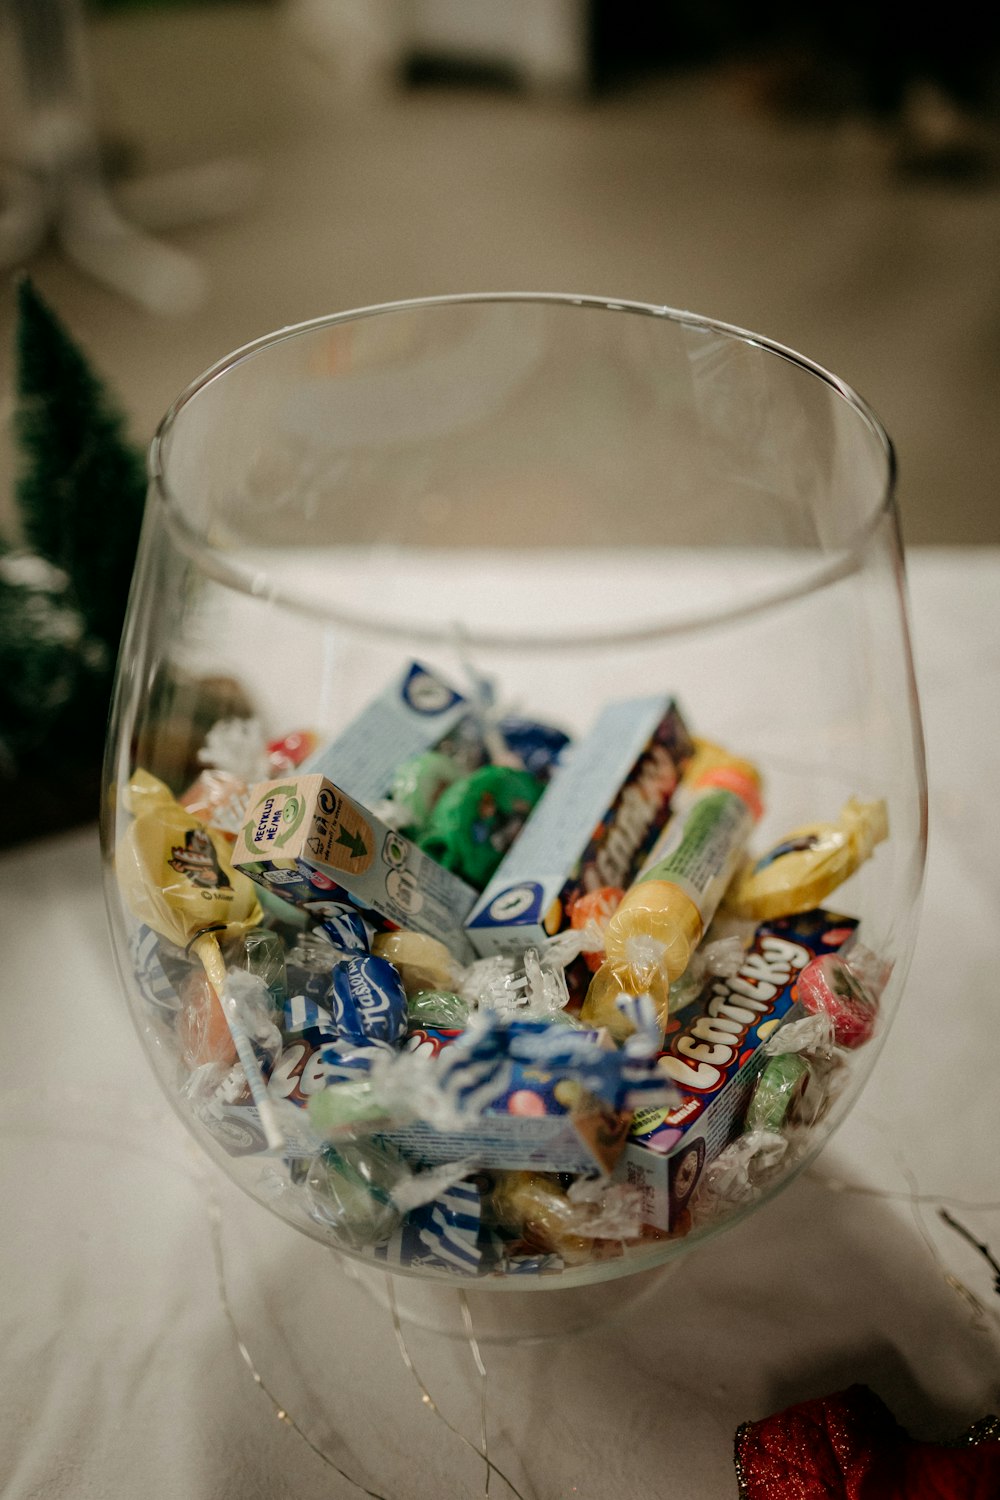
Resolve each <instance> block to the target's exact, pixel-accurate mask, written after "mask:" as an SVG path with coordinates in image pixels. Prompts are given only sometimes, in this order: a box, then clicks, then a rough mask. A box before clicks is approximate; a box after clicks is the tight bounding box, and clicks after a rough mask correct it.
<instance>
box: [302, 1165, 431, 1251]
mask: <svg viewBox="0 0 1000 1500" xmlns="http://www.w3.org/2000/svg"><path fill="white" fill-rule="evenodd" d="M412 1175H413V1174H412V1172H411V1171H410V1169H409V1167H408V1166H407V1165H406V1163H405V1162H404V1161H403V1158H402V1157H401V1156H400V1155H399V1153H398V1152H397V1151H395V1150H393V1148H392V1147H390V1146H389V1145H388V1144H382V1145H376V1143H375V1142H374V1141H368V1142H366V1143H365V1144H364V1145H363V1146H362V1145H359V1144H356V1143H354V1142H345V1143H344V1144H343V1145H342V1146H338V1147H337V1148H336V1149H335V1148H334V1147H333V1146H327V1147H325V1148H324V1149H323V1150H322V1151H321V1152H320V1153H319V1155H318V1156H317V1157H315V1158H314V1159H313V1161H312V1164H311V1166H310V1168H309V1176H308V1177H307V1179H306V1194H307V1197H308V1200H309V1211H310V1213H311V1214H312V1216H313V1218H314V1219H316V1221H317V1222H318V1223H320V1224H322V1225H323V1226H324V1227H325V1228H326V1229H327V1231H328V1232H329V1234H330V1238H331V1239H332V1240H333V1241H334V1243H335V1244H336V1245H338V1246H339V1247H340V1249H342V1250H365V1249H367V1248H368V1246H370V1245H384V1244H385V1242H386V1240H388V1239H390V1238H391V1237H392V1235H393V1234H394V1233H395V1232H396V1230H397V1229H398V1228H399V1226H400V1224H401V1223H402V1222H403V1215H402V1214H401V1212H400V1211H399V1209H398V1208H397V1207H396V1205H395V1204H394V1203H393V1201H392V1197H391V1194H392V1190H393V1188H395V1187H397V1186H398V1185H399V1184H400V1183H401V1182H404V1181H405V1180H406V1179H407V1178H409V1177H411V1176H412Z"/></svg>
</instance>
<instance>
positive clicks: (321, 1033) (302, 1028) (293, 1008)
mask: <svg viewBox="0 0 1000 1500" xmlns="http://www.w3.org/2000/svg"><path fill="white" fill-rule="evenodd" d="M281 1029H282V1031H283V1032H284V1033H285V1037H286V1039H289V1038H298V1037H301V1038H302V1040H303V1041H304V1042H309V1043H310V1045H311V1046H313V1047H321V1046H322V1045H323V1044H324V1043H325V1042H334V1041H336V1040H337V1038H338V1036H339V1035H340V1033H339V1032H338V1030H337V1028H336V1026H335V1025H334V1024H333V1017H332V1016H331V1015H330V1012H329V1011H328V1010H324V1009H323V1007H322V1005H318V1004H317V1003H316V1001H315V1000H311V999H310V998H309V996H308V995H289V997H288V999H287V1000H286V1001H285V1004H284V1006H283V1007H282V1017H281Z"/></svg>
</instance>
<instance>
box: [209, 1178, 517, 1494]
mask: <svg viewBox="0 0 1000 1500" xmlns="http://www.w3.org/2000/svg"><path fill="white" fill-rule="evenodd" d="M198 1176H199V1177H200V1178H201V1183H202V1187H203V1190H204V1193H205V1205H206V1212H207V1215H208V1224H209V1232H210V1238H211V1244H212V1258H213V1263H214V1267H215V1286H216V1292H217V1295H218V1298H219V1302H220V1304H221V1307H222V1312H223V1315H224V1317H225V1319H226V1322H227V1324H228V1326H229V1329H230V1332H231V1333H232V1335H233V1339H234V1341H235V1344H236V1348H237V1350H238V1352H239V1355H240V1358H241V1359H242V1360H243V1363H244V1364H245V1365H246V1367H247V1369H248V1370H249V1372H250V1376H251V1378H252V1380H253V1382H254V1385H256V1386H257V1387H258V1388H259V1389H260V1390H261V1391H263V1393H264V1395H265V1396H266V1397H267V1399H268V1400H269V1401H270V1403H271V1405H272V1407H273V1408H274V1416H275V1418H276V1419H277V1420H278V1421H279V1422H281V1423H282V1424H283V1425H284V1426H285V1427H288V1428H290V1429H291V1430H292V1431H293V1432H294V1433H295V1434H296V1435H297V1436H298V1437H299V1438H301V1439H302V1441H303V1442H304V1443H305V1444H306V1446H307V1447H308V1448H309V1449H310V1450H311V1452H313V1453H314V1454H315V1455H316V1457H317V1458H318V1459H320V1460H321V1462H322V1463H324V1464H326V1466H327V1467H328V1468H330V1469H332V1470H333V1471H334V1473H336V1474H338V1475H339V1476H340V1478H341V1479H344V1480H346V1481H347V1483H348V1484H350V1485H353V1487H354V1488H355V1489H356V1490H358V1491H360V1493H361V1494H362V1495H365V1496H367V1497H368V1500H389V1497H388V1496H387V1495H385V1494H383V1493H382V1491H381V1490H371V1489H369V1488H368V1487H367V1485H365V1484H363V1483H362V1482H361V1480H359V1479H356V1478H355V1477H354V1475H352V1474H349V1473H348V1472H347V1470H346V1469H343V1468H341V1466H340V1465H339V1464H338V1463H337V1462H336V1460H335V1459H333V1458H332V1457H331V1456H330V1454H329V1453H327V1452H326V1451H325V1450H324V1449H323V1448H321V1447H320V1445H319V1444H318V1443H316V1442H315V1441H314V1440H313V1439H312V1438H311V1437H310V1436H309V1434H308V1432H307V1431H306V1430H305V1428H304V1426H303V1425H302V1423H301V1422H300V1421H298V1419H297V1418H296V1417H295V1416H294V1415H293V1414H292V1413H291V1412H290V1411H289V1410H288V1407H287V1405H286V1404H285V1403H284V1402H282V1401H280V1400H279V1399H278V1397H277V1395H276V1394H275V1393H274V1391H273V1390H272V1389H271V1387H270V1386H269V1384H268V1382H267V1381H266V1379H265V1378H264V1376H263V1374H262V1373H261V1371H260V1369H259V1368H258V1366H257V1362H256V1360H255V1359H254V1356H253V1354H252V1353H251V1351H250V1348H249V1346H248V1345H247V1342H246V1340H245V1339H244V1337H243V1334H242V1332H241V1330H240V1325H239V1321H238V1319H237V1317H236V1313H235V1310H234V1308H233V1305H232V1301H231V1299H230V1296H229V1284H228V1279H227V1276H226V1258H225V1247H224V1243H223V1232H222V1229H223V1221H222V1211H221V1209H220V1207H219V1203H218V1199H217V1198H216V1196H215V1194H214V1192H213V1191H212V1187H211V1184H210V1183H209V1181H208V1178H207V1176H206V1175H205V1174H204V1173H203V1172H201V1170H200V1167H199V1172H198ZM386 1295H387V1299H388V1303H389V1311H390V1316H391V1318H392V1327H393V1332H394V1334H395V1337H396V1344H397V1347H398V1349H399V1353H400V1357H401V1359H402V1361H403V1365H404V1367H405V1369H406V1370H407V1372H408V1373H409V1374H410V1375H411V1376H412V1378H413V1380H414V1382H415V1383H416V1385H417V1388H418V1390H419V1391H420V1399H421V1402H422V1404H423V1405H424V1406H426V1407H427V1408H428V1410H429V1411H431V1412H433V1414H434V1416H435V1417H437V1419H438V1420H439V1421H440V1422H442V1423H443V1424H444V1426H445V1427H447V1429H448V1431H449V1432H451V1433H452V1434H453V1435H454V1436H455V1437H457V1438H458V1439H459V1441H460V1442H462V1443H464V1444H465V1446H466V1447H467V1448H469V1449H470V1450H471V1452H473V1453H474V1454H475V1455H476V1457H477V1458H480V1459H482V1461H483V1463H484V1464H485V1466H486V1479H485V1488H484V1496H485V1497H486V1500H489V1495H490V1476H491V1474H496V1475H497V1477H498V1478H499V1479H502V1480H503V1482H504V1484H505V1485H506V1486H507V1488H508V1490H509V1491H510V1493H511V1494H512V1495H513V1496H514V1500H525V1497H524V1495H523V1494H522V1493H521V1491H520V1490H519V1489H518V1488H517V1486H516V1484H515V1483H514V1481H513V1480H512V1479H511V1478H510V1477H509V1476H508V1475H507V1474H505V1473H504V1471H503V1470H502V1469H501V1468H500V1467H499V1465H498V1464H496V1463H495V1462H494V1461H493V1459H492V1458H491V1457H490V1454H489V1444H488V1425H489V1424H488V1395H487V1392H488V1385H487V1371H486V1365H485V1363H484V1361H483V1357H482V1352H481V1350H480V1347H479V1341H478V1339H477V1338H476V1335H475V1329H474V1326H473V1321H472V1313H471V1310H470V1308H469V1303H468V1298H467V1297H466V1295H465V1292H464V1291H461V1290H460V1291H459V1292H458V1294H457V1295H458V1297H459V1306H460V1308H461V1313H462V1322H463V1327H464V1330H465V1335H466V1340H467V1342H468V1347H469V1351H470V1353H471V1355H472V1360H473V1363H474V1365H475V1368H476V1373H477V1376H478V1379H479V1383H480V1409H479V1422H480V1443H481V1446H480V1447H477V1446H476V1444H475V1443H473V1442H471V1441H470V1440H469V1438H467V1437H466V1436H465V1434H464V1433H463V1432H462V1431H461V1429H460V1428H458V1427H456V1426H455V1425H454V1424H453V1423H452V1422H451V1421H449V1419H448V1418H447V1417H446V1416H445V1414H444V1412H443V1411H442V1410H441V1408H440V1407H439V1406H438V1404H437V1402H436V1401H435V1399H434V1397H433V1396H432V1395H431V1392H430V1391H429V1389H428V1387H427V1384H426V1382H425V1381H424V1380H423V1378H422V1376H421V1375H420V1372H419V1371H418V1369H417V1367H416V1365H415V1363H414V1360H413V1356H412V1355H411V1353H410V1350H409V1348H408V1346H407V1343H406V1336H405V1334H404V1332H403V1324H402V1319H401V1317H400V1315H399V1308H398V1305H397V1302H396V1293H395V1288H394V1287H393V1282H392V1277H391V1276H390V1275H388V1274H387V1275H386Z"/></svg>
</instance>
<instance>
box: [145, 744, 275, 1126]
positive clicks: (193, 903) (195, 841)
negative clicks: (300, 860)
mask: <svg viewBox="0 0 1000 1500" xmlns="http://www.w3.org/2000/svg"><path fill="white" fill-rule="evenodd" d="M126 805H127V807H128V810H129V811H130V812H131V813H132V815H133V816H132V822H131V823H130V824H129V826H128V828H127V829H126V830H125V833H124V834H123V836H122V838H121V841H120V842H119V845H118V848H117V851H116V854H115V872H116V874H117V877H118V884H119V887H120V889H121V893H122V897H123V899H124V901H125V903H126V905H127V906H128V907H129V909H130V910H131V911H132V913H133V915H134V916H135V917H137V918H138V920H139V921H140V922H144V923H145V924H146V926H147V927H150V928H152V930H153V931H154V932H156V933H158V934H159V935H160V936H161V937H165V938H167V939H169V941H170V942H173V943H176V944H178V945H179V946H180V947H182V948H186V949H188V950H190V951H191V952H193V953H194V954H196V956H197V957H198V958H199V959H200V961H201V963H202V966H203V968H204V970H205V973H206V975H207V977H208V980H209V982H210V984H211V985H212V988H213V989H214V991H215V993H216V996H217V997H218V1000H219V1004H220V1006H221V1009H222V1013H223V1015H224V1016H225V1019H226V1024H227V1025H228V1027H229V1030H230V1033H231V1034H232V1038H233V1044H234V1046H235V1048H236V1053H237V1056H238V1057H239V1060H240V1062H241V1063H242V1065H243V1070H244V1072H245V1073H246V1076H247V1083H248V1084H249V1086H250V1091H251V1093H252V1095H253V1099H254V1103H255V1104H256V1106H257V1109H258V1112H259V1114H260V1122H261V1125H262V1127H263V1129H264V1132H265V1135H266V1136H267V1141H268V1145H269V1146H270V1147H272V1148H274V1149H279V1148H280V1147H281V1146H282V1145H283V1144H284V1138H283V1136H282V1133H281V1130H280V1128H279V1126H278V1123H277V1120H276V1118H275V1114H274V1107H273V1105H272V1103H271V1100H270V1099H269V1098H268V1096H267V1089H266V1084H265V1081H264V1077H263V1074H262V1073H261V1070H260V1065H259V1063H258V1062H257V1058H256V1055H255V1053H254V1050H253V1045H252V1043H251V1041H250V1037H249V1034H248V1032H247V1029H246V1026H245V1025H244V1023H243V1020H242V1018H241V1016H240V1013H239V1005H238V1003H237V1001H236V1000H235V998H234V997H233V996H232V995H231V994H230V993H229V987H228V984H227V975H226V965H225V960H224V959H223V957H222V952H221V950H220V947H219V944H220V942H222V941H225V940H227V939H229V938H234V937H239V936H240V935H241V934H242V933H245V932H247V931H248V930H249V929H250V928H252V927H256V926H257V925H258V924H259V922H260V920H261V909H260V904H259V902H258V900H257V896H256V893H255V889H254V886H253V883H252V882H251V881H250V880H248V879H247V877H246V876H245V875H242V874H240V872H239V871H238V870H234V869H233V866H232V864H231V862H230V857H229V843H228V840H227V839H226V838H225V837H224V836H223V835H222V834H220V833H218V832H217V831H216V830H214V829H212V828H208V827H206V825H205V824H204V823H202V822H201V821H200V819H198V818H197V817H195V815H194V814H193V813H192V812H190V811H189V809H188V808H186V807H182V806H181V804H180V803H179V802H177V801H175V800H174V797H173V796H172V794H171V792H170V789H169V788H168V787H167V786H165V785H164V783H163V782H162V781H158V780H157V779H156V777H155V776H151V775H150V774H149V772H148V771H136V772H135V774H134V775H133V776H132V779H131V780H130V782H129V784H128V791H127V795H126Z"/></svg>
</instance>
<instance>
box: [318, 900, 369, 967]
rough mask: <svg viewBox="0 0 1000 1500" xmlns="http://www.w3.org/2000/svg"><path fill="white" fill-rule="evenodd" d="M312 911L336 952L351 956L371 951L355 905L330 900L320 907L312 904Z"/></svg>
mask: <svg viewBox="0 0 1000 1500" xmlns="http://www.w3.org/2000/svg"><path fill="white" fill-rule="evenodd" d="M312 911H313V912H314V913H315V914H317V915H318V916H319V925H320V927H321V928H322V929H323V931H324V932H325V933H326V935H327V937H328V938H329V939H330V942H331V943H332V944H333V946H334V947H335V948H336V949H337V950H338V952H340V953H346V954H349V955H350V956H352V957H354V956H357V955H359V954H363V953H370V952H371V937H370V935H369V931H368V927H367V925H366V923H365V919H364V917H363V916H362V915H361V913H360V912H359V911H358V909H357V907H356V906H348V905H347V903H346V902H338V901H331V902H329V903H328V904H327V905H325V906H324V907H322V908H318V907H317V906H316V905H315V904H314V905H313V907H312Z"/></svg>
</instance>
